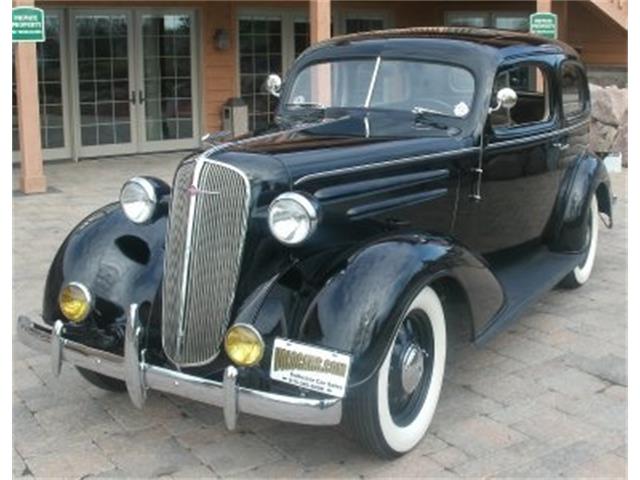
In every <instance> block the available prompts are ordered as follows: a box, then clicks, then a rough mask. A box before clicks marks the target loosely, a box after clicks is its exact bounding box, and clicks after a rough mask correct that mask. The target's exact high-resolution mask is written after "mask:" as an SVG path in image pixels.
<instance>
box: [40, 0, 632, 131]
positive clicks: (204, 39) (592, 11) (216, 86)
mask: <svg viewBox="0 0 640 480" xmlns="http://www.w3.org/2000/svg"><path fill="white" fill-rule="evenodd" d="M36 3H37V4H38V5H40V6H51V7H53V6H58V7H62V6H74V7H80V6H84V7H89V6H91V7H107V6H108V7H121V8H130V7H136V6H140V7H154V6H157V7H166V8H171V7H173V8H175V7H177V6H180V7H185V8H195V9H197V10H198V11H199V17H200V25H201V38H200V50H201V58H202V69H201V72H200V75H201V77H200V80H201V81H200V85H201V95H202V98H201V112H202V130H203V132H214V131H217V130H220V129H222V108H223V105H224V103H225V102H226V101H227V100H228V99H229V98H230V97H234V96H237V95H238V94H239V92H238V80H237V71H238V69H237V51H236V50H237V47H238V46H237V38H236V37H237V16H238V14H239V13H238V12H239V11H243V10H247V9H269V8H274V9H277V10H280V11H282V10H285V11H287V10H288V9H292V8H295V9H298V10H304V9H306V8H308V2H307V0H301V1H278V2H273V1H271V2H261V1H241V2H238V1H232V0H227V1H197V0H194V1H191V0H184V1H180V2H169V1H138V0H127V1H118V0H112V1H102V0H79V1H74V0H71V1H69V0H66V1H59V0H42V1H40V2H36ZM553 3H554V6H553V10H554V11H556V13H559V14H562V9H563V8H566V11H567V16H568V20H567V27H568V28H567V30H568V38H567V40H568V42H569V43H570V44H572V45H574V46H575V47H577V48H579V49H580V50H581V52H582V56H583V59H584V60H585V62H586V63H588V64H590V65H594V66H595V65H598V66H607V65H611V66H613V65H622V66H626V64H627V32H626V31H625V30H624V29H622V28H621V27H620V26H619V25H617V24H616V23H615V22H614V21H612V20H610V19H609V18H607V17H606V16H605V15H604V14H602V13H601V12H599V11H598V9H597V7H594V6H593V5H590V4H589V2H573V1H570V2H568V6H567V7H563V6H562V5H559V2H558V1H557V0H555V1H554V2H553ZM535 9H536V2H535V1H532V0H522V1H517V2H516V1H511V2H508V1H409V0H398V1H393V2H391V1H389V2H372V1H346V0H334V1H333V3H332V10H333V12H334V13H338V12H340V13H353V12H359V11H367V12H375V13H377V12H381V13H386V14H387V15H388V16H389V18H390V20H391V22H392V25H394V26H396V27H410V26H418V25H426V26H430V25H442V24H443V23H444V17H445V12H446V11H449V10H469V11H478V10H484V11H486V10H490V11H523V10H524V11H528V12H534V11H535ZM219 28H222V29H225V30H227V31H228V32H229V41H230V47H229V49H227V50H225V51H220V50H218V49H217V48H216V47H215V45H214V40H213V35H214V33H215V31H216V30H217V29H219Z"/></svg>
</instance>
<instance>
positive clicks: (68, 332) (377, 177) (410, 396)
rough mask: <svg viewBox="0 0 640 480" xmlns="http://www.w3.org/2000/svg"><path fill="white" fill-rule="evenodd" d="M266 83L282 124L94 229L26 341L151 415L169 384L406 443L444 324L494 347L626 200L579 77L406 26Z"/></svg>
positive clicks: (382, 451)
mask: <svg viewBox="0 0 640 480" xmlns="http://www.w3.org/2000/svg"><path fill="white" fill-rule="evenodd" d="M266 85H267V88H268V89H269V90H270V91H271V93H273V94H274V95H276V96H278V97H279V107H278V110H277V113H276V116H275V118H274V122H273V125H272V126H271V127H270V128H269V130H267V131H265V132H260V133H259V134H256V135H254V136H252V137H247V138H240V139H235V140H233V141H230V142H228V143H224V144H219V145H215V146H213V147H211V148H209V149H206V150H203V151H200V152H196V153H194V154H193V155H190V156H189V157H187V158H185V159H184V160H183V161H182V162H181V163H180V164H179V166H178V168H177V170H176V173H175V177H174V180H173V186H172V187H169V185H167V184H165V183H164V182H163V181H162V180H159V179H157V178H150V177H135V178H133V179H131V180H129V181H128V182H127V183H126V184H125V185H124V187H123V188H122V191H121V194H120V202H119V203H113V204H110V205H107V206H105V207H103V208H101V209H99V210H98V211H96V212H95V213H93V214H91V215H90V216H89V217H87V218H86V219H84V220H83V221H82V222H80V224H79V225H78V226H77V227H76V228H75V229H74V230H73V231H72V232H71V233H70V235H69V236H68V237H67V239H66V240H65V241H64V243H63V244H62V246H61V247H60V250H59V251H58V253H57V254H56V256H55V258H54V260H53V264H52V266H51V269H50V272H49V275H48V278H47V282H46V290H45V295H44V305H43V310H42V316H41V317H37V318H28V317H26V316H21V317H20V318H19V319H18V332H19V336H20V338H21V340H22V341H23V342H25V343H26V344H28V345H30V346H32V347H34V348H38V349H41V350H45V351H48V352H50V355H51V364H52V368H53V371H54V373H58V372H59V371H60V368H61V365H62V363H63V362H68V363H70V364H72V365H75V366H76V367H77V369H78V370H79V372H80V373H81V374H82V375H83V376H84V377H86V379H87V380H89V381H90V382H91V383H93V384H95V385H97V386H99V387H102V388H105V389H108V390H125V389H126V390H127V391H128V392H129V395H130V397H131V400H132V401H133V403H134V404H135V405H136V406H138V407H141V406H142V405H143V403H144V401H145V396H146V393H147V391H148V390H149V389H155V390H159V391H162V392H168V393H171V394H175V395H179V396H183V397H187V398H190V399H194V400H197V401H200V402H205V403H208V404H211V405H215V406H220V407H222V408H223V409H224V418H225V422H226V425H227V427H228V428H230V429H233V428H234V427H235V425H236V419H237V416H238V414H239V413H240V412H247V413H250V414H254V415H260V416H265V417H269V418H274V419H279V420H283V421H289V422H298V423H303V424H311V425H336V424H339V423H344V424H346V425H347V428H349V429H350V430H351V431H352V432H353V433H354V434H355V435H356V436H357V437H359V438H360V439H361V440H362V442H363V443H364V444H365V445H366V446H368V447H369V448H371V449H372V450H373V451H375V452H376V453H377V454H379V455H382V456H385V457H392V456H397V455H400V454H403V453H405V452H407V451H409V450H410V449H412V448H413V447H414V446H415V445H416V444H417V443H418V442H419V441H420V440H421V438H422V437H423V436H424V434H425V432H426V431H427V428H428V426H429V423H430V422H431V419H432V417H433V414H434V411H435V409H436V404H437V403H438V397H439V393H440V389H441V386H442V380H443V374H444V370H445V358H446V355H447V338H448V335H450V334H453V333H454V329H461V330H460V331H462V332H463V334H464V335H466V336H468V339H469V341H472V342H474V343H476V344H482V343H483V342H486V340H487V339H488V338H490V337H491V336H493V335H494V334H496V333H497V332H498V331H500V329H501V328H502V327H504V326H505V325H506V324H507V323H508V322H510V321H512V320H513V319H515V318H516V317H517V316H518V315H519V314H520V313H521V312H522V311H523V310H524V309H525V307H526V306H527V305H529V304H531V303H532V302H533V301H535V300H536V299H538V298H539V297H540V296H541V295H543V294H544V293H545V292H546V291H548V290H549V289H552V288H554V287H555V286H557V285H561V286H564V287H568V288H575V287H579V286H580V285H582V284H583V283H585V282H586V281H587V280H588V278H589V275H590V273H591V270H592V267H593V264H594V257H595V254H596V244H597V239H598V223H599V222H598V219H599V218H602V220H603V221H604V223H605V224H606V225H607V226H609V227H610V226H611V218H612V215H611V211H612V195H611V190H610V183H609V179H608V176H607V173H606V170H605V168H604V166H603V164H602V162H601V161H600V160H599V159H598V158H597V157H596V156H594V155H593V154H592V153H591V152H589V150H588V148H587V143H588V135H589V112H590V105H589V91H588V89H587V81H586V76H585V71H584V67H583V65H582V63H581V62H580V60H579V58H578V55H577V54H576V52H575V51H574V50H573V49H571V48H570V47H569V46H567V45H565V44H563V43H560V42H556V41H552V40H547V39H544V38H541V37H535V36H530V35H525V34H519V33H513V32H503V31H494V30H473V29H461V28H416V29H407V30H387V31H380V32H371V33H366V34H358V35H351V36H344V37H337V38H333V39H331V40H329V41H326V42H324V43H321V44H318V45H316V46H313V47H312V48H310V49H308V50H307V51H306V52H304V54H303V55H302V56H300V58H299V59H298V60H297V61H296V63H295V64H294V66H293V68H292V69H291V71H290V72H289V74H288V79H287V81H286V82H284V83H281V82H280V80H279V77H277V76H269V78H268V81H267V82H266ZM455 331H458V330H455Z"/></svg>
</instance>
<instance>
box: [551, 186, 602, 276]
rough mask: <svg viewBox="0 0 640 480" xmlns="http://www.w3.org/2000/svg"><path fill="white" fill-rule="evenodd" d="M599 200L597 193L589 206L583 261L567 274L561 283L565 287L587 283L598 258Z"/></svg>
mask: <svg viewBox="0 0 640 480" xmlns="http://www.w3.org/2000/svg"><path fill="white" fill-rule="evenodd" d="M598 217H599V213H598V200H597V199H596V197H595V195H594V196H593V198H592V200H591V205H590V208H589V219H588V228H587V248H586V253H585V257H584V259H583V261H582V262H581V263H580V265H578V266H577V267H575V268H574V269H573V270H572V271H571V273H569V275H567V276H566V277H565V278H564V280H562V283H561V284H560V285H561V286H562V287H564V288H578V287H581V286H582V285H584V284H585V283H587V280H589V277H591V272H592V271H593V265H594V263H595V260H596V251H597V249H598Z"/></svg>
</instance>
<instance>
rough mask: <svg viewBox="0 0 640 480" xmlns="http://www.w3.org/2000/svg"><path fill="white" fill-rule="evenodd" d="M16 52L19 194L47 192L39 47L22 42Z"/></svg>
mask: <svg viewBox="0 0 640 480" xmlns="http://www.w3.org/2000/svg"><path fill="white" fill-rule="evenodd" d="M14 6H33V0H15V1H14ZM14 48H15V64H16V67H15V68H16V90H17V92H16V93H17V101H18V128H19V130H20V131H19V138H20V190H22V191H23V192H24V193H38V192H45V191H46V190H47V179H46V177H45V176H44V168H43V165H42V144H41V140H40V102H39V100H38V60H37V56H36V44H35V43H34V42H20V43H16V44H15V47H14Z"/></svg>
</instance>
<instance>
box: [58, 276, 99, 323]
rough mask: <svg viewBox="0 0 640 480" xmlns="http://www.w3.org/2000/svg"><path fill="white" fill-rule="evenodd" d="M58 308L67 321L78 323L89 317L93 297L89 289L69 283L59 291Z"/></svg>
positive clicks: (79, 284)
mask: <svg viewBox="0 0 640 480" xmlns="http://www.w3.org/2000/svg"><path fill="white" fill-rule="evenodd" d="M58 306H59V307H60V311H61V312H62V314H63V315H64V316H65V318H66V319H67V320H70V321H72V322H74V323H80V322H82V321H83V320H84V319H85V318H87V315H89V312H90V311H91V307H92V306H93V297H92V296H91V292H89V289H88V288H87V287H85V286H84V285H82V284H81V283H78V282H70V283H68V284H67V285H66V286H65V287H64V288H63V289H62V290H60V295H59V296H58Z"/></svg>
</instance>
